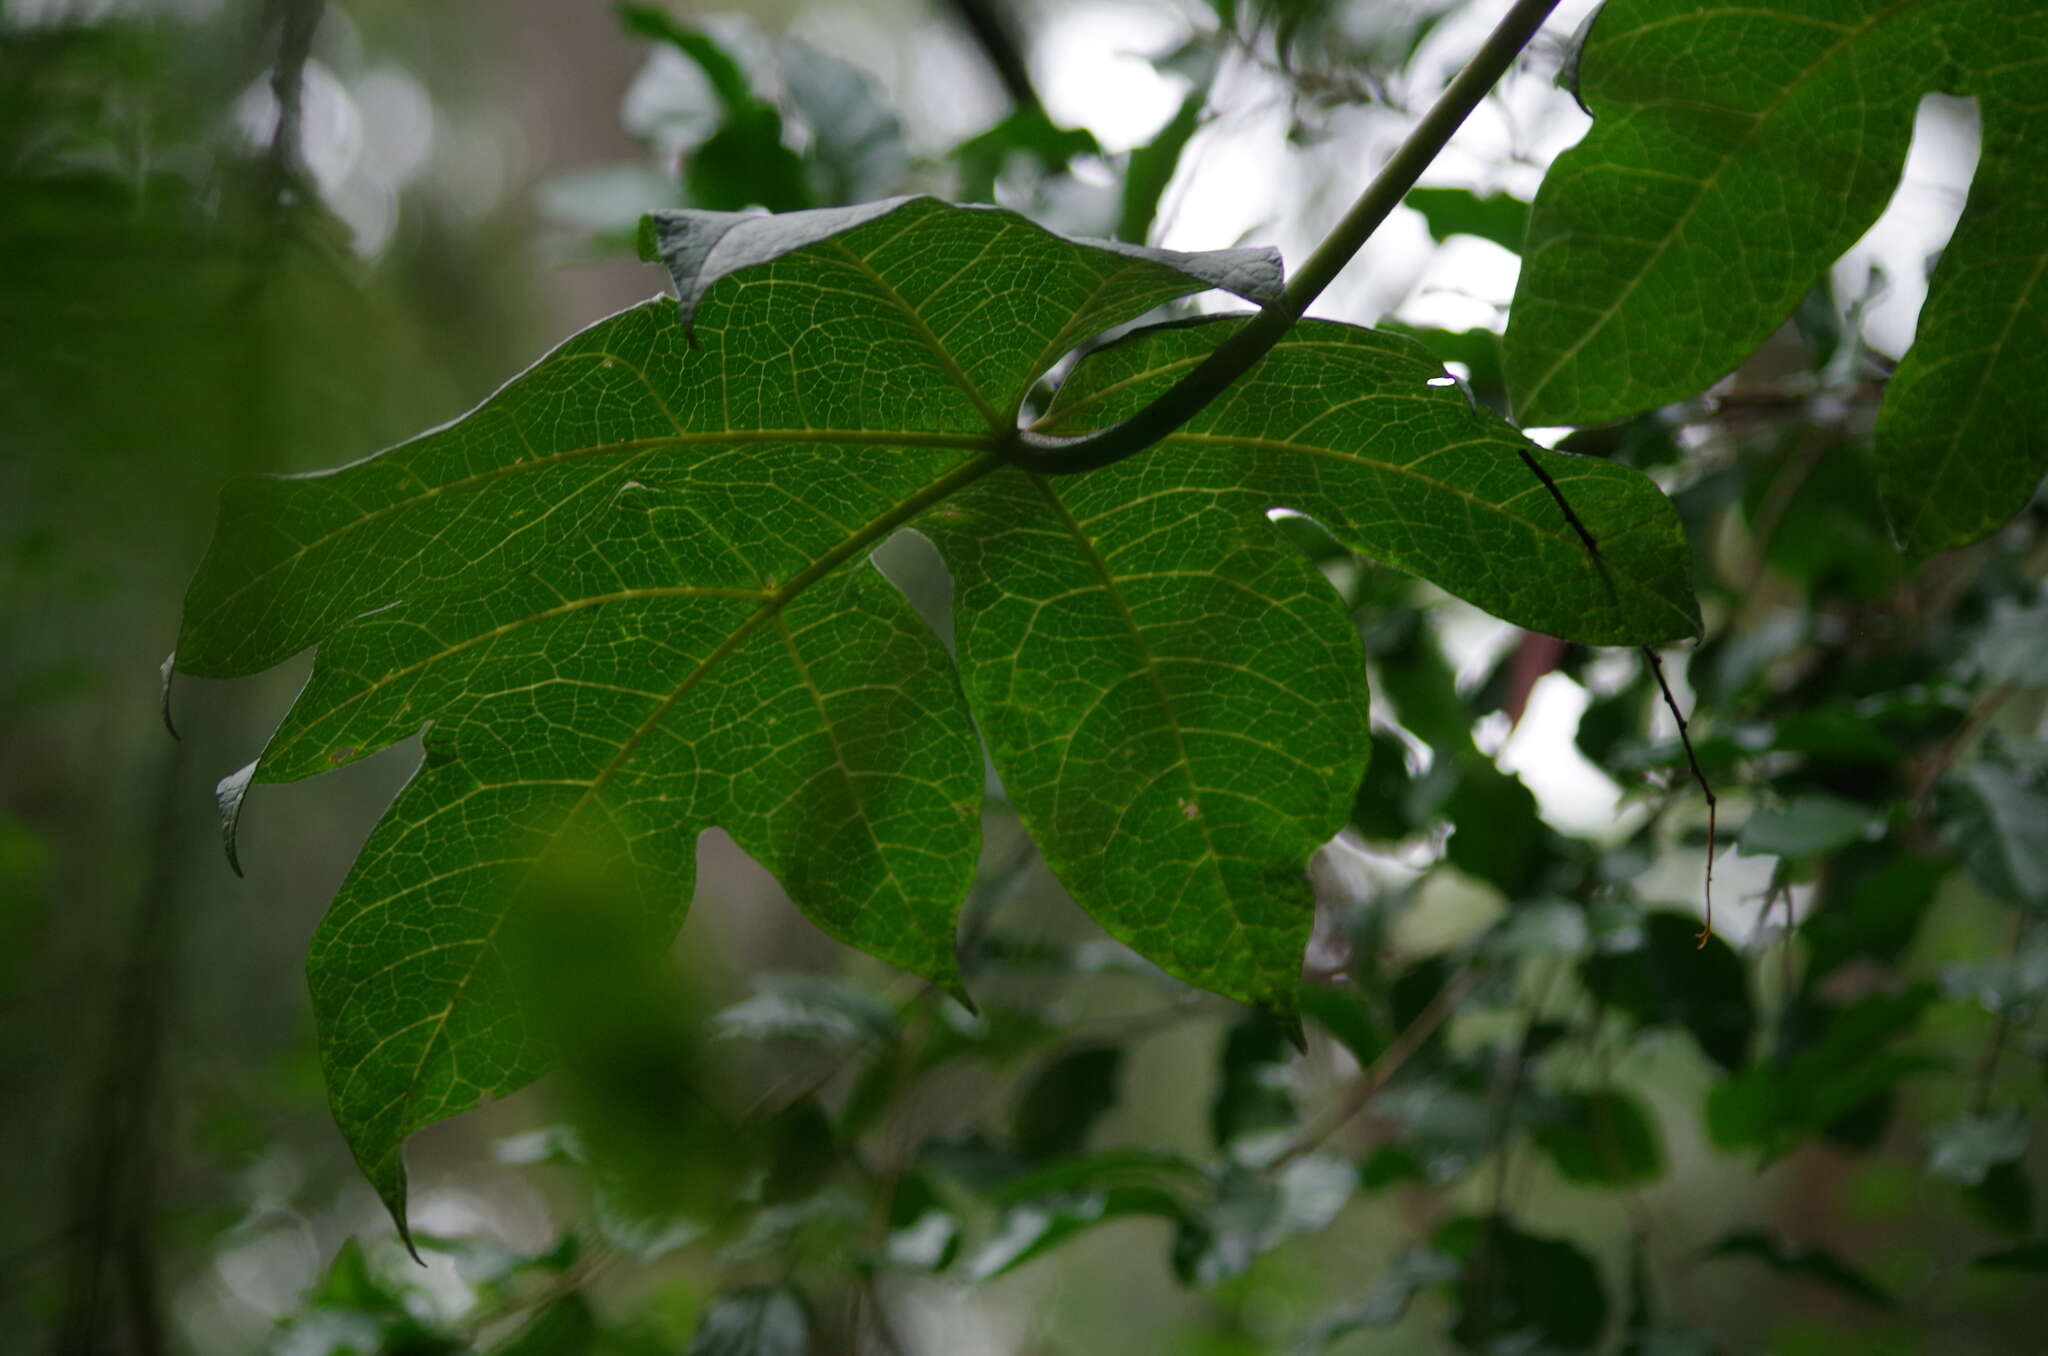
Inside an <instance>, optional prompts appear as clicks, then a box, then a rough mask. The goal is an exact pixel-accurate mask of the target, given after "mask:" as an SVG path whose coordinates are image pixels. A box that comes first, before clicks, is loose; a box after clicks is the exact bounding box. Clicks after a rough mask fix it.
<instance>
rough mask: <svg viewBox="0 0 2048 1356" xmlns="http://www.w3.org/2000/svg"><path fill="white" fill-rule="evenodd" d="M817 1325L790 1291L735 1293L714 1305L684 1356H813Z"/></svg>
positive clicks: (795, 1295)
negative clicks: (813, 1336) (814, 1330)
mask: <svg viewBox="0 0 2048 1356" xmlns="http://www.w3.org/2000/svg"><path fill="white" fill-rule="evenodd" d="M810 1350H811V1320H810V1315H809V1313H808V1312H807V1311H806V1310H805V1307H804V1299H803V1296H802V1295H801V1294H799V1293H798V1292H797V1291H795V1290H791V1289H789V1288H788V1287H786V1286H777V1287H775V1288H773V1289H765V1288H764V1289H759V1290H733V1291H728V1292H727V1293H725V1294H723V1295H720V1296H719V1297H718V1298H717V1299H715V1300H713V1301H712V1303H711V1308H710V1310H709V1311H708V1312H707V1313H706V1314H705V1315H704V1321H703V1322H702V1323H700V1324H699V1325H698V1327H697V1331H696V1333H695V1334H694V1335H693V1336H692V1337H691V1338H690V1345H689V1346H688V1347H686V1348H685V1349H684V1351H683V1356H808V1353H809V1352H810Z"/></svg>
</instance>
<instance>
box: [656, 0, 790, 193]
mask: <svg viewBox="0 0 2048 1356" xmlns="http://www.w3.org/2000/svg"><path fill="white" fill-rule="evenodd" d="M617 9H618V14H619V18H620V20H621V22H623V23H624V24H625V26H626V29H627V31H628V32H631V33H633V34H635V35H636V36H639V37H643V38H647V39H650V40H652V41H655V42H662V43H667V44H668V45H669V46H671V47H673V48H674V49H675V50H676V51H678V52H681V53H682V54H683V55H684V56H686V57H688V58H689V59H690V60H691V61H692V62H695V63H696V65H697V67H698V69H699V70H701V71H703V72H704V77H705V79H707V80H708V81H710V82H711V88H712V90H713V92H714V93H715V94H716V95H717V96H718V102H719V106H720V108H721V109H722V110H723V112H724V119H723V121H722V122H720V124H719V126H718V128H717V130H716V131H714V132H713V133H712V134H711V135H710V136H709V137H707V138H706V139H704V140H703V141H701V142H699V143H698V144H697V145H696V146H694V147H692V148H691V149H689V150H687V151H685V152H684V155H683V183H684V185H685V187H686V188H687V189H688V191H689V200H690V202H691V204H692V205H694V206H697V207H701V208H707V209H710V210H713V211H725V212H730V211H738V210H739V209H741V208H745V207H755V206H759V207H766V208H767V209H768V210H769V211H771V212H790V211H796V210H798V209H800V208H805V207H809V206H811V205H812V202H811V194H810V189H809V186H808V185H807V183H806V182H805V167H804V162H803V158H802V157H800V156H799V155H797V153H796V152H795V151H793V150H791V149H790V148H789V147H788V146H787V145H785V144H784V142H783V135H782V113H781V111H780V110H779V109H777V108H776V107H775V106H774V105H773V104H771V103H767V102H765V101H764V100H762V99H760V98H758V97H757V96H756V95H755V94H754V89H753V84H752V82H751V81H750V80H748V78H747V74H746V71H745V70H744V69H743V68H742V67H741V65H740V63H739V61H738V60H737V59H735V58H734V57H733V56H732V54H731V53H729V52H727V51H726V50H725V49H724V48H723V47H721V46H720V45H719V44H718V42H717V40H716V39H714V38H712V37H711V35H710V34H708V33H705V32H704V31H702V30H701V29H695V28H690V27H687V26H685V25H683V24H680V23H678V22H676V20H675V19H673V18H672V17H670V15H669V14H668V12H667V11H666V10H663V9H660V8H658V7H656V6H654V5H636V4H620V5H619V6H617Z"/></svg>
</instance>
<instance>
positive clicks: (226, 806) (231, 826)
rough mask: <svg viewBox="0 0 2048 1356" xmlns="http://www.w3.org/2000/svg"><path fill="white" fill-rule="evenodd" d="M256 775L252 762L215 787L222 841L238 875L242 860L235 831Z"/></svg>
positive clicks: (229, 861) (214, 792) (230, 867)
mask: <svg viewBox="0 0 2048 1356" xmlns="http://www.w3.org/2000/svg"><path fill="white" fill-rule="evenodd" d="M255 777H256V764H255V763H251V764H249V765H248V766H247V767H245V768H242V769H241V770H240V771H238V772H231V773H229V774H228V775H227V776H225V777H223V778H221V779H220V782H219V784H218V785H216V786H215V787H214V788H213V798H214V801H215V803H217V804H218V805H219V806H220V841H221V846H222V847H223V848H225V849H226V850H227V854H228V868H229V869H230V870H232V871H233V872H234V873H235V874H236V875H237V876H240V875H241V874H242V861H241V857H240V856H239V854H238V853H237V852H236V849H235V833H236V830H237V828H238V827H239V826H240V825H241V822H242V802H243V801H244V800H245V799H247V797H248V795H249V783H250V782H252V781H254V780H255Z"/></svg>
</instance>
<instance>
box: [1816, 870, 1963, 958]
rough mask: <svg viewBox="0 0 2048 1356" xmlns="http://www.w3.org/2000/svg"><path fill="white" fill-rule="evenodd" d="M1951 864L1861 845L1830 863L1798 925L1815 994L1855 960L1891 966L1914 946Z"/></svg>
mask: <svg viewBox="0 0 2048 1356" xmlns="http://www.w3.org/2000/svg"><path fill="white" fill-rule="evenodd" d="M1950 869H1951V868H1950V866H1949V863H1948V862H1947V861H1945V860H1941V859H1939V858H1929V857H1919V856H1915V855H1913V854H1912V853H1911V852H1909V851H1906V850H1903V849H1901V848H1899V847H1897V846H1895V845H1893V844H1891V843H1857V844H1852V845H1851V846H1849V847H1848V848H1846V849H1844V850H1843V851H1841V852H1839V853H1837V854H1836V855H1835V856H1834V858H1833V859H1832V860H1831V861H1830V862H1829V863H1828V865H1827V871H1826V874H1825V875H1824V877H1823V878H1822V881H1821V889H1820V893H1819V894H1818V896H1817V897H1816V898H1815V900H1814V908H1813V909H1812V911H1811V912H1810V913H1808V914H1807V915H1806V917H1804V918H1802V919H1801V920H1800V922H1799V935H1800V937H1801V938H1802V939H1803V940H1804V941H1805V944H1806V972H1805V975H1804V977H1803V983H1804V987H1805V988H1807V989H1809V990H1811V989H1812V988H1813V986H1814V985H1816V984H1818V983H1819V982H1820V981H1821V980H1823V979H1825V978H1826V977H1827V976H1829V975H1831V974H1833V973H1834V972H1835V971H1837V970H1839V969H1840V968H1841V967H1843V966H1844V965H1847V964H1848V963H1849V962H1851V961H1853V960H1859V959H1868V960H1874V961H1880V962H1884V963H1887V964H1889V963H1890V962H1892V961H1895V960H1897V959H1898V958H1899V956H1900V955H1901V954H1902V953H1903V952H1904V951H1905V949H1906V948H1907V947H1908V946H1910V945H1911V944H1912V941H1913V938H1914V936H1915V935H1916V934H1917V933H1918V932H1919V930H1920V924H1921V921H1922V920H1923V919H1924V918H1926V916H1927V912H1928V910H1929V909H1930V908H1932V907H1933V904H1934V896H1935V891H1936V890H1937V889H1939V888H1940V886H1941V883H1942V881H1943V880H1945V879H1947V877H1948V874H1949V871H1950Z"/></svg>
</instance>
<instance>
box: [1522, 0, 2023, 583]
mask: <svg viewBox="0 0 2048 1356" xmlns="http://www.w3.org/2000/svg"><path fill="white" fill-rule="evenodd" d="M1579 82H1580V83H1579V95H1580V98H1581V99H1582V100H1583V101H1584V102H1585V103H1586V105H1587V106H1588V107H1589V108H1591V109H1592V111H1593V114H1594V123H1593V129H1592V131H1591V132H1590V133H1589V134H1588V135H1587V137H1586V139H1585V140H1584V141H1583V142H1581V143H1580V144H1579V145H1578V146H1577V147H1575V148H1573V149H1572V150H1570V151H1568V152H1566V153H1565V154H1564V155H1563V156H1561V157H1559V158H1558V160H1557V163H1556V164H1555V165H1554V166H1553V167H1552V168H1551V171H1550V173H1549V175H1548V177H1547V178H1546V179H1545V180H1544V183H1543V188H1542V191H1541V192H1540V193H1538V195H1537V198H1536V204H1535V212H1534V215H1533V217H1532V219H1531V221H1530V226H1529V235H1528V241H1527V247H1526V249H1525V252H1524V255H1523V271H1522V276H1521V282H1520V285H1519V287H1518V288H1517V290H1516V294H1515V304H1514V309H1513V321H1512V323H1511V324H1510V326H1509V328H1508V333H1507V364H1508V374H1509V381H1510V385H1511V387H1512V390H1513V393H1514V402H1515V408H1516V410H1517V411H1518V412H1519V413H1520V415H1521V417H1522V418H1523V420H1524V421H1525V422H1527V423H1531V424H1585V423H1598V422H1602V421H1605V420H1611V419H1618V418H1621V417H1623V416H1625V415H1630V414H1634V413H1635V412H1637V411H1638V410H1642V409H1646V408H1649V407H1651V406H1654V405H1659V404H1663V403H1665V402H1668V401H1671V400H1676V399H1681V398H1683V397H1686V396H1689V395H1692V394H1694V393H1695V392H1697V391H1699V390H1701V389H1703V388H1704V387H1706V386H1707V385H1708V384H1710V383H1711V382H1713V381H1714V380H1715V379H1717V378H1719V377H1720V376H1722V375H1723V374H1724V373H1726V372H1728V371H1729V370H1730V369H1732V368H1733V367H1735V366H1736V365H1737V364H1738V363H1739V362H1741V360H1742V359H1743V358H1744V357H1745V356H1747V355H1748V354H1749V353H1750V352H1751V351H1752V350H1753V349H1755V348H1756V346H1757V345H1758V344H1760V343H1762V342H1763V340H1764V339H1765V337H1767V336H1768V335H1769V334H1770V333H1771V331H1772V330H1774V329H1775V328H1777V326H1778V325H1779V324H1780V323H1781V322H1782V321H1783V320H1784V319H1785V317H1786V316H1787V315H1789V314H1790V313H1791V311H1792V309H1793V307H1794V306H1795V305H1796V304H1797V303H1798V301H1799V299H1800V297H1801V296H1803V295H1804V294H1805V293H1806V292H1807V291H1808V289H1810V288H1811V287H1812V286H1813V284H1814V282H1815V280H1816V279H1818V278H1819V277H1820V276H1821V275H1822V274H1823V272H1824V271H1825V270H1826V269H1827V267H1828V265H1829V264H1830V263H1831V262H1832V261H1833V260H1834V259H1835V258H1836V257H1838V256H1839V255H1840V254H1841V253H1842V252H1843V251H1844V250H1846V249H1847V248H1848V247H1849V246H1850V245H1851V244H1852V243H1854V242H1855V240H1856V239H1857V237H1858V236H1860V235H1862V234H1863V232H1864V231H1865V230H1866V229H1868V227H1869V226H1870V224H1871V223H1872V222H1873V221H1875V220H1876V219H1877V216H1878V214H1879V213H1880V212H1881V211H1882V210H1883V208H1884V205H1885V203H1886V201H1887V200H1888V199H1889V198H1890V196H1891V193H1892V191H1893V188H1894V187H1895V186H1896V184H1897V183H1898V178H1899V171H1900V167H1901V166H1902V165H1903V163H1904V161H1905V155H1906V145H1907V141H1908V140H1909V138H1910V136H1911V133H1912V127H1913V116H1914V110H1915V108H1916V107H1917V105H1918V103H1919V100H1920V98H1921V96H1922V95H1924V94H1927V93H1931V92H1939V93H1947V94H1955V95H1964V96H1970V97H1973V98H1975V99H1976V100H1977V101H1978V103H1979V106H1980V108H1981V111H1982V114H1983V152H1982V158H1981V160H1980V162H1979V164H1978V168H1977V175H1976V180H1975V182H1974V183H1973V184H1972V186H1971V189H1970V196H1969V202H1968V205H1967V206H1966V208H1965V209H1964V212H1963V216H1962V221H1961V223H1960V224H1959V225H1958V226H1957V227H1956V231H1955V235H1954V237H1953V238H1952V240H1951V241H1950V243H1949V247H1948V249H1947V251H1946V252H1945V253H1944V255H1943V256H1942V260H1941V264H1940V266H1939V267H1938V268H1937V269H1936V271H1935V274H1934V277H1933V280H1932V284H1931V287H1930V290H1929V292H1928V296H1927V302H1926V306H1925V309H1924V311H1923V313H1922V315H1921V318H1920V325H1919V332H1918V335H1917V337H1916V339H1915V341H1914V345H1913V348H1912V350H1911V352H1910V353H1909V354H1908V355H1907V356H1906V358H1905V360H1904V362H1902V363H1901V364H1900V367H1899V370H1898V372H1897V374H1896V375H1895V376H1894V377H1893V379H1892V382H1891V386H1890V389H1889V391H1888V392H1887V393H1886V396H1885V401H1884V408H1883V412H1882V414H1881V416H1880V418H1879V421H1878V453H1879V457H1878V478H1879V489H1880V493H1881V495H1882V498H1883V500H1884V504H1885V510H1886V512H1887V514H1888V515H1889V517H1890V519H1891V522H1892V527H1893V530H1894V532H1895V534H1896V535H1897V537H1898V539H1899V541H1900V543H1901V544H1902V545H1903V546H1904V547H1905V548H1906V549H1908V550H1909V551H1913V552H1916V553H1918V552H1928V551H1935V550H1940V549H1942V548H1945V547H1949V546H1955V545H1960V544H1963V543H1965V542H1969V541H1972V540H1975V539H1976V538H1978V537H1981V536H1983V535H1984V534H1985V533H1986V532H1989V531H1990V530H1991V529H1992V528H1994V527H1996V526H1997V525H1998V524H1999V523H2001V522H2003V521H2004V520H2005V519H2006V518H2007V517H2009V516H2011V514H2012V513H2013V512H2014V511H2016V510H2017V509H2018V508H2019V507H2020V506H2021V505H2023V504H2025V503H2026V501H2027V499H2028V497H2029V496H2030V495H2031V494H2032V493H2033V490H2034V487H2035V485H2036V483H2037V482H2038V481H2039V480H2040V478H2041V474H2042V471H2043V470H2044V469H2048V436H2044V434H2043V432H2042V430H2043V429H2044V428H2048V383H2043V382H2042V381H2041V380H2040V366H2039V364H2040V355H2041V353H2042V352H2043V350H2044V349H2048V237H2044V236H2043V234H2042V232H2041V230H2040V222H2041V220H2042V218H2043V216H2044V215H2048V174H2044V173H2043V172H2042V161H2041V153H2040V149H2039V148H2040V146H2041V145H2042V144H2043V142H2044V140H2048V102H2044V101H2043V100H2042V99H2041V97H2040V94H2041V90H2042V88H2043V86H2044V85H2048V3H2044V0H1758V2H1757V3H1753V4H1744V5H1740V6H1722V5H1699V4H1695V3H1693V0H1610V3H1609V4H1608V5H1607V6H1606V8H1605V9H1603V10H1602V11H1601V13H1600V16H1599V18H1598V20H1597V21H1596V22H1595V24H1594V25H1593V29H1592V32H1591V34H1590V36H1589V37H1588V40H1587V42H1586V45H1585V49H1584V52H1583V54H1582V56H1581V59H1580V62H1579Z"/></svg>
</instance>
